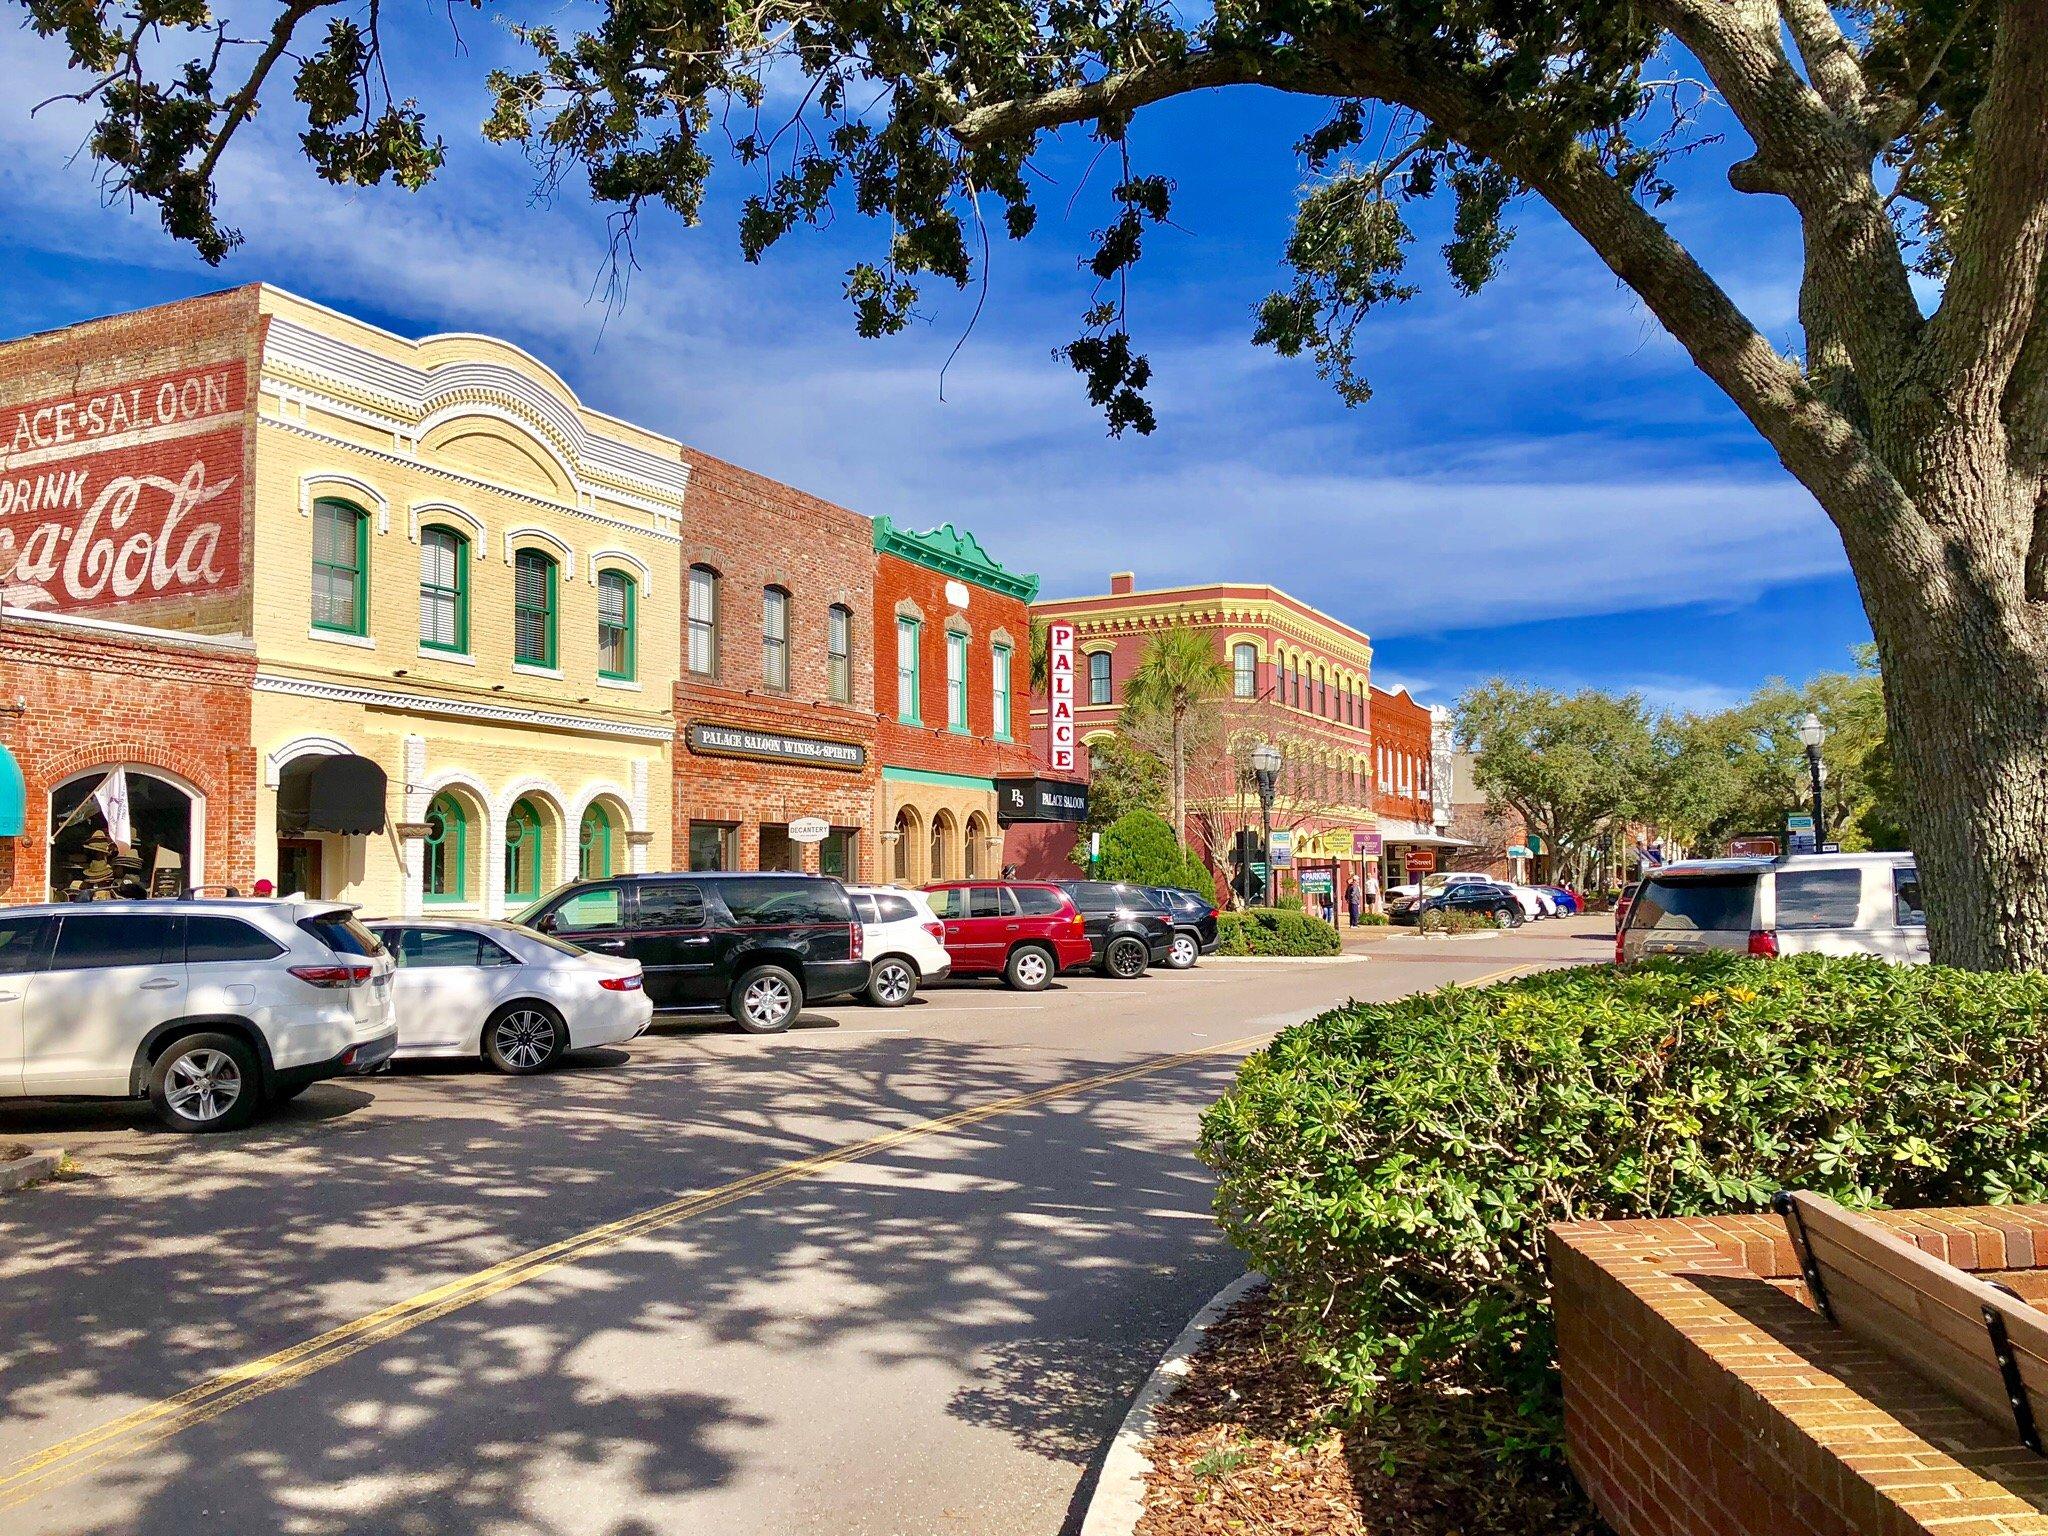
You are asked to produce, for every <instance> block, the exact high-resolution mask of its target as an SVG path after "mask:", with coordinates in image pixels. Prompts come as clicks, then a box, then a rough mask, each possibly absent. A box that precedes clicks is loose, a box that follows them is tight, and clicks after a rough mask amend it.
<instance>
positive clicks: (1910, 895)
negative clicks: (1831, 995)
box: [1614, 853, 1927, 965]
mask: <svg viewBox="0 0 2048 1536" xmlns="http://www.w3.org/2000/svg"><path fill="white" fill-rule="evenodd" d="M1709 950H1734V951H1737V952H1741V953H1747V954H1752V955H1876V956H1877V957H1878V958H1880V959H1883V960H1891V961H1894V962H1896V963H1898V964H1901V965H1925V964H1926V963H1927V913H1926V911H1925V910H1924V909H1923V908H1922V906H1921V904H1920V874H1919V870H1918V868H1917V866H1916V865H1915V863H1914V860H1913V855H1912V854H1910V853H1819V854H1795V855H1793V856H1791V857H1789V858H1781V859H1761V858H1745V859H1697V860H1692V861H1689V862H1686V863H1682V864H1667V865H1665V866H1664V867H1663V868H1661V869H1653V870H1650V871H1648V872H1647V873H1645V874H1644V876H1643V880H1642V884H1641V885H1640V886H1639V887H1638V888H1637V890H1636V894H1635V899H1634V900H1633V901H1631V902H1630V903H1629V908H1628V922H1627V925H1626V926H1625V927H1623V929H1622V930H1621V932H1620V933H1618V934H1616V935H1615V939H1614V960H1615V963H1616V964H1617V965H1626V964H1628V963H1629V962H1630V961H1632V960H1642V959H1646V958H1648V957H1649V956H1652V955H1694V954H1701V953H1704V952H1706V951H1709Z"/></svg>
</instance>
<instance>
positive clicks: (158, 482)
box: [0, 358, 247, 631]
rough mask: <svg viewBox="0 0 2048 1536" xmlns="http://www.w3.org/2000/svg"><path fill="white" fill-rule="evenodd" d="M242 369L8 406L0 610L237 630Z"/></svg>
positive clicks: (1, 411) (205, 368) (190, 373)
mask: <svg viewBox="0 0 2048 1536" xmlns="http://www.w3.org/2000/svg"><path fill="white" fill-rule="evenodd" d="M246 389H247V381H246V378H245V373H244V367H243V364H242V362H241V360H240V359H238V358H237V359H230V360H228V361H224V362H217V363H209V364H205V365H202V366H198V367H190V368H184V369H180V370H178V371H177V372H174V373H165V374H158V375H154V376H152V377H149V378H144V379H136V380H129V381H124V382H121V383H118V384H115V383H109V384H106V385H104V386H101V387H99V388H96V389H92V390H89V391H84V392H80V393H76V394H71V395H62V396H57V397H55V398H51V399H43V400H37V401H34V402H31V403H29V404H25V405H14V404H7V405H0V601H5V602H6V603H7V604H8V605H9V606H11V607H17V608H37V609H47V610H49V611H52V612H56V613H85V614H93V615H97V616H99V617H102V618H113V617H120V618H124V619H130V620H133V621H136V622H144V623H153V624H159V625H162V626H164V627H168V628H177V629H187V630H201V631H220V630H231V629H234V628H236V627H237V624H238V620H239V605H238V599H239V594H240V588H241V582H242V496H241V480H242V476H243V473H244V465H243V454H244V446H243V441H244V440H243V418H244V405H245V400H246Z"/></svg>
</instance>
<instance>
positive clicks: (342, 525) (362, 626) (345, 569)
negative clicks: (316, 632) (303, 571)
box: [313, 499, 370, 635]
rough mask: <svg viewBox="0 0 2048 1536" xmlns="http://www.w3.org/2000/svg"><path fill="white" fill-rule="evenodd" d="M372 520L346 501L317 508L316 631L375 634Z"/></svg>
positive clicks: (322, 502) (324, 503)
mask: <svg viewBox="0 0 2048 1536" xmlns="http://www.w3.org/2000/svg"><path fill="white" fill-rule="evenodd" d="M369 623H370V514H369V513H367V512H365V511H364V510H363V509H362V508H361V507H357V506H351V505H350V504H349V503H348V502H345V501H331V500H326V499H322V500H320V501H316V502H314V503H313V627H314V628H315V629H324V630H327V631H329V632H330V633H332V634H339V635H362V634H368V633H369Z"/></svg>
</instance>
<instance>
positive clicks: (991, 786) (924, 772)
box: [882, 764, 996, 794]
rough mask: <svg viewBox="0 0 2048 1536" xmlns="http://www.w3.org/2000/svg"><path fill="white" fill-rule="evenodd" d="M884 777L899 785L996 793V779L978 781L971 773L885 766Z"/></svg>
mask: <svg viewBox="0 0 2048 1536" xmlns="http://www.w3.org/2000/svg"><path fill="white" fill-rule="evenodd" d="M882 777H883V778H885V779H890V780H893V781H895V782H896V783H899V784H942V785H944V786H945V787H946V788H947V789H985V790H987V791H988V792H989V793H990V794H994V793H995V788H996V781H995V780H994V779H977V778H976V777H975V776H974V775H973V774H971V773H940V772H939V771H938V770H937V769H936V768H891V767H889V766H888V765H886V764H884V765H883V768H882Z"/></svg>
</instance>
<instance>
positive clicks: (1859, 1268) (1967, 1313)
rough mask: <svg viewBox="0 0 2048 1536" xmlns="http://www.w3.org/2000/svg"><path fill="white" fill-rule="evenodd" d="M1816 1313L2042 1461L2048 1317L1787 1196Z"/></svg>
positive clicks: (1783, 1204) (1900, 1241)
mask: <svg viewBox="0 0 2048 1536" xmlns="http://www.w3.org/2000/svg"><path fill="white" fill-rule="evenodd" d="M1772 1205H1773V1208H1774V1209H1776V1210H1777V1211H1778V1213H1779V1214H1780V1215H1782V1216H1783V1217H1784V1218H1785V1225H1786V1228H1787V1229H1788V1230H1789V1231H1790V1233H1791V1237H1792V1247H1793V1250H1794V1251H1795V1252H1796V1253H1797V1254H1798V1256H1799V1268H1800V1273H1801V1274H1802V1275H1803V1276H1804V1277H1805V1280H1806V1288H1807V1291H1808V1292H1809V1293H1810V1294H1811V1295H1812V1297H1813V1303H1814V1306H1815V1307H1817V1308H1818V1309H1819V1310H1820V1312H1821V1313H1822V1315H1823V1316H1825V1317H1826V1318H1827V1319H1828V1320H1829V1321H1830V1322H1832V1323H1834V1324H1835V1325H1836V1326H1837V1327H1839V1328H1841V1329H1843V1330H1844V1331H1846V1332H1848V1333H1850V1334H1853V1335H1854V1336H1855V1337H1857V1338H1858V1339H1861V1340H1862V1341H1863V1342H1864V1343H1866V1344H1869V1345H1871V1346H1873V1347H1874V1348H1876V1349H1879V1350H1882V1351H1883V1352H1884V1353H1885V1354H1887V1355H1890V1356H1891V1357H1892V1358H1893V1359H1895V1360H1897V1361H1898V1362H1899V1363H1900V1364H1902V1365H1904V1366H1906V1367H1908V1368H1909V1369H1910V1370H1912V1371H1913V1372H1914V1373H1915V1374H1917V1375H1919V1376H1921V1377H1923V1378H1924V1379H1926V1380H1927V1381H1928V1382H1929V1383H1931V1384H1932V1385H1934V1386H1936V1387H1938V1388H1940V1389H1941V1390H1942V1391H1943V1392H1945V1393H1947V1394H1948V1395H1949V1396H1951V1397H1953V1398H1955V1399H1956V1400H1957V1401H1958V1402H1961V1403H1964V1404H1967V1405H1968V1406H1969V1407H1970V1408H1972V1409H1974V1410H1976V1411H1977V1412H1978V1413H1980V1414H1982V1415H1983V1416H1984V1417H1985V1418H1987V1419H1989V1420H1990V1421H1991V1422H1992V1423H1994V1424H1999V1425H2006V1424H2010V1425H2011V1426H2012V1427H2013V1428H2014V1429H2015V1430H2017V1431H2018V1433H2019V1438H2020V1442H2021V1444H2023V1445H2025V1446H2026V1447H2027V1449H2028V1450H2030V1451H2033V1452H2035V1453H2036V1454H2040V1453H2041V1449H2042V1440H2041V1426H2042V1425H2043V1424H2044V1423H2048V1314H2043V1313H2042V1312H2039V1311H2037V1310H2035V1308H2033V1307H2032V1306H2030V1305H2029V1304H2028V1303H2026V1302H2025V1301H2023V1300H2021V1299H2020V1298H2019V1297H2018V1296H2017V1295H2016V1294H2015V1293H2013V1292H2012V1291H2010V1290H2008V1289H2007V1288H2006V1287H2004V1286H2000V1285H1996V1284H1994V1283H1991V1282H1988V1281H1984V1280H1980V1279H1978V1278H1977V1277H1976V1276H1975V1275H1972V1274H1969V1273H1967V1272H1966V1271H1964V1270H1960V1269H1957V1268H1956V1267H1955V1266H1954V1265H1952V1264H1945V1263H1943V1262H1942V1261H1941V1260H1939V1259H1936V1258H1933V1257H1932V1256H1930V1255H1928V1254H1925V1253H1923V1252H1921V1251H1920V1250H1919V1249H1918V1248H1916V1247H1915V1246H1914V1245H1913V1244H1912V1243H1910V1242H1908V1241H1907V1240H1906V1239H1904V1238H1902V1237H1900V1236H1899V1235H1898V1234H1897V1233H1895V1232H1893V1231H1892V1230H1891V1229H1890V1228H1888V1227H1885V1226H1883V1225H1882V1224H1880V1223H1878V1222H1875V1221H1872V1220H1870V1219H1869V1218H1868V1217H1867V1216H1859V1215H1857V1214H1856V1213H1855V1212H1853V1211H1849V1210H1845V1209H1844V1208H1843V1207H1841V1206H1839V1205H1837V1204H1836V1203H1835V1202H1834V1201H1832V1200H1829V1199H1826V1198H1824V1197H1823V1196H1820V1195H1811V1194H1806V1193H1804V1192H1798V1191H1791V1192H1787V1193H1784V1194H1780V1195H1779V1196H1778V1197H1777V1198H1776V1199H1775V1200H1774V1201H1773V1202H1772Z"/></svg>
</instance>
